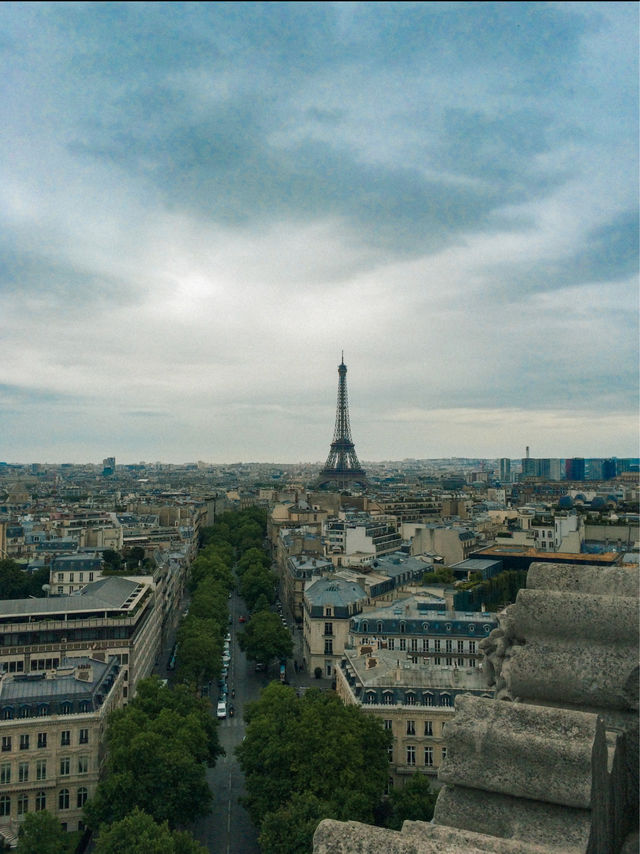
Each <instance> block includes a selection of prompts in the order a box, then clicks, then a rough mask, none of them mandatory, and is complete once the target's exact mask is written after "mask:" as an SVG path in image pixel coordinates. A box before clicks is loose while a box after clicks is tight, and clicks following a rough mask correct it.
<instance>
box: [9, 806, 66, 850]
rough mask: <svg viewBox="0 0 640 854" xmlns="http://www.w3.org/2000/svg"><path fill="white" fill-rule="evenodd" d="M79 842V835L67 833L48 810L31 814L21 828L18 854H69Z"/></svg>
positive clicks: (26, 816) (25, 818)
mask: <svg viewBox="0 0 640 854" xmlns="http://www.w3.org/2000/svg"><path fill="white" fill-rule="evenodd" d="M77 841H78V839H77V834H75V833H74V834H68V833H66V832H65V831H64V830H63V829H62V826H61V824H60V822H59V820H58V819H57V818H56V817H55V816H54V815H51V813H50V812H47V810H41V811H39V812H29V813H27V814H26V815H25V817H24V822H23V823H22V825H21V827H20V834H19V837H18V847H17V848H16V854H69V852H71V851H73V850H74V849H75V846H76V844H77Z"/></svg>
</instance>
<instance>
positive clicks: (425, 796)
mask: <svg viewBox="0 0 640 854" xmlns="http://www.w3.org/2000/svg"><path fill="white" fill-rule="evenodd" d="M437 797H438V793H437V792H434V791H433V789H432V788H431V783H430V782H429V778H428V777H426V776H425V775H424V774H420V772H418V773H416V774H414V776H413V777H412V778H411V779H410V780H407V782H406V783H405V784H404V786H403V787H402V788H401V789H393V790H392V791H391V793H390V795H389V800H388V804H389V807H390V814H389V815H388V816H387V818H386V819H385V822H384V824H385V827H388V828H391V829H392V830H400V829H401V827H402V823H403V822H404V821H431V819H432V818H433V811H434V809H435V805H436V798H437Z"/></svg>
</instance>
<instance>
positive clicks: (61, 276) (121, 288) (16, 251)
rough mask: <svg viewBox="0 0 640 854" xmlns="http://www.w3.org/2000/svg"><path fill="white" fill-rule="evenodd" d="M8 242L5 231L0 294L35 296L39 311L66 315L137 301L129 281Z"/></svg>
mask: <svg viewBox="0 0 640 854" xmlns="http://www.w3.org/2000/svg"><path fill="white" fill-rule="evenodd" d="M11 239H12V235H11V232H10V231H8V232H5V236H4V239H3V240H2V241H0V294H1V293H2V292H6V293H10V294H13V295H16V296H24V297H29V296H34V295H37V296H38V298H39V301H40V310H42V311H45V312H46V311H47V310H49V309H50V310H53V309H55V311H56V312H57V313H60V312H62V313H63V314H70V315H72V314H75V313H76V312H79V311H83V310H84V309H86V308H87V307H88V306H95V305H96V304H102V305H113V304H114V303H118V304H120V305H127V304H129V305H133V304H135V303H136V302H137V301H138V300H139V295H138V294H137V293H136V291H135V289H133V288H132V286H131V282H129V281H125V280H124V279H120V278H118V277H117V276H114V275H110V274H108V273H100V272H96V271H95V270H94V269H90V268H89V267H87V266H84V265H82V264H77V265H76V264H74V262H73V261H71V260H69V259H65V258H64V256H58V257H50V256H48V255H42V254H40V252H39V251H38V248H37V247H35V248H33V249H32V248H30V247H28V246H25V247H23V248H19V247H13V246H11V245H10V242H11ZM35 310H36V308H35V306H32V308H31V311H35ZM58 316H59V315H58Z"/></svg>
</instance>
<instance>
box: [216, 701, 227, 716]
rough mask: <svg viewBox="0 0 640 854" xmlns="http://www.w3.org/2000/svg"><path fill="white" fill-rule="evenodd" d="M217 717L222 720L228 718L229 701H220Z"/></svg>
mask: <svg viewBox="0 0 640 854" xmlns="http://www.w3.org/2000/svg"><path fill="white" fill-rule="evenodd" d="M216 717H218V718H220V719H222V718H226V717H227V701H226V700H218V708H217V711H216Z"/></svg>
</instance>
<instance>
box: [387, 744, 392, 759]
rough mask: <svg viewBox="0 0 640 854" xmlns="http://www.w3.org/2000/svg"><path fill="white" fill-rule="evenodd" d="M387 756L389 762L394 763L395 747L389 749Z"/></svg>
mask: <svg viewBox="0 0 640 854" xmlns="http://www.w3.org/2000/svg"><path fill="white" fill-rule="evenodd" d="M387 756H388V758H389V762H393V747H387Z"/></svg>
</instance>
